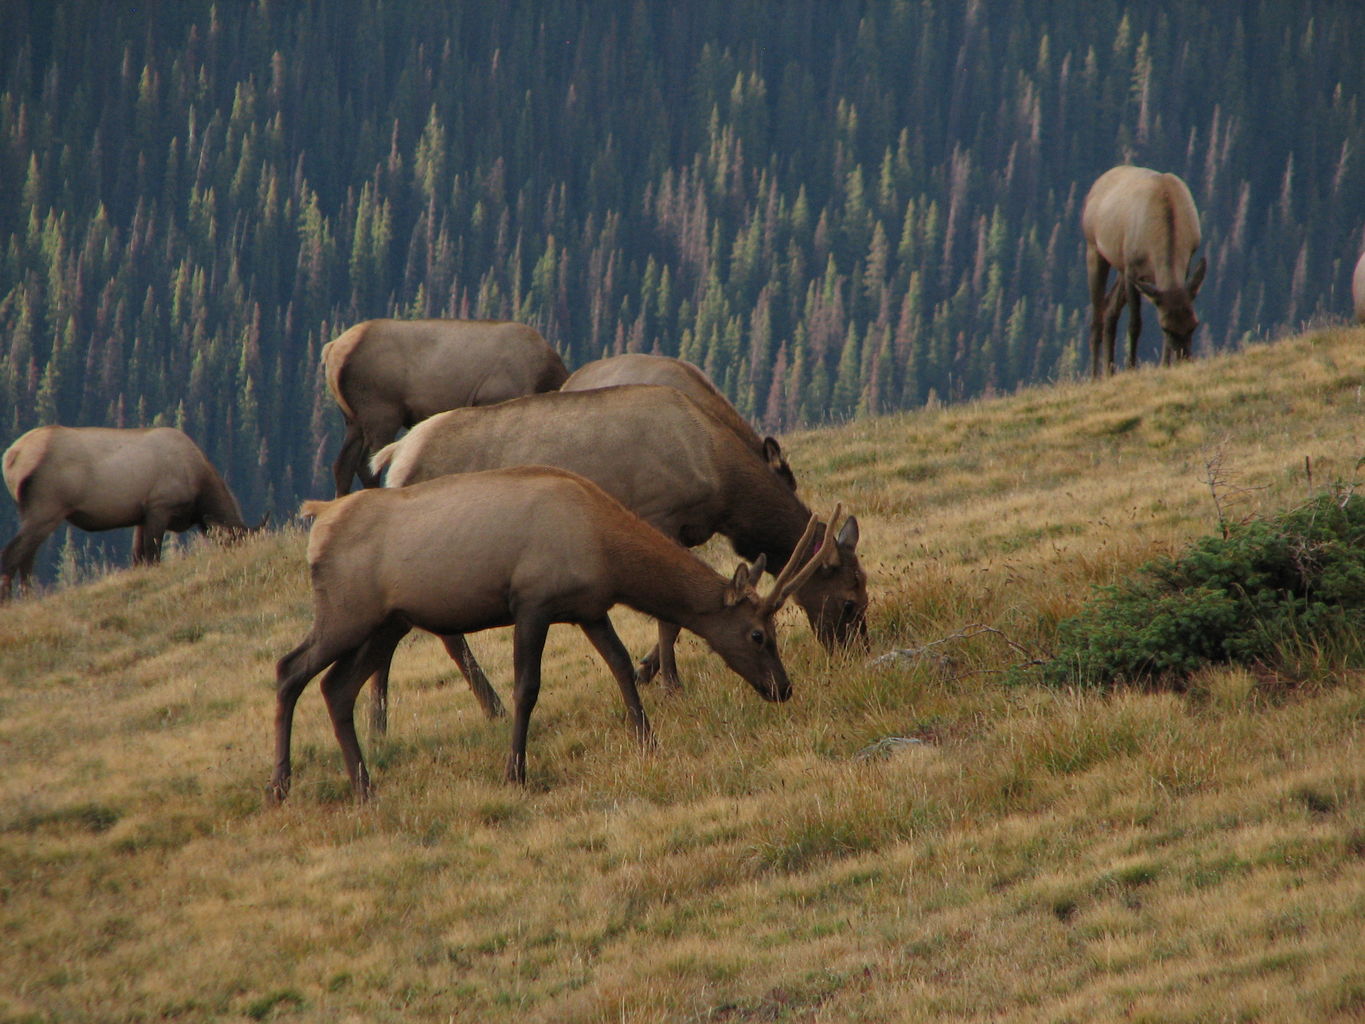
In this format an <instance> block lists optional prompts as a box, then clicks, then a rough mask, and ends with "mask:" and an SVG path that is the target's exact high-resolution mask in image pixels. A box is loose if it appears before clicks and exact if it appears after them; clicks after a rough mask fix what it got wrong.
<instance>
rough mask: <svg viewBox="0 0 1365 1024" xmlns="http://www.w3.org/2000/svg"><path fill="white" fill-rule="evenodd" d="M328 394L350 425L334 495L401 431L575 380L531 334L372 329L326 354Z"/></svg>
mask: <svg viewBox="0 0 1365 1024" xmlns="http://www.w3.org/2000/svg"><path fill="white" fill-rule="evenodd" d="M322 365H323V370H324V373H325V376H326V378H327V387H328V389H329V390H330V391H331V392H332V397H333V398H335V399H336V403H337V405H339V406H340V407H341V414H342V416H343V417H344V418H345V420H346V437H345V440H343V441H342V443H341V451H340V453H339V454H338V455H337V458H336V462H335V463H334V464H333V467H332V475H333V476H334V477H335V478H336V489H337V495H338V496H340V495H343V494H345V493H347V492H348V491H349V490H350V489H351V478H352V477H353V476H359V477H360V482H361V484H362V485H363V486H365V487H373V486H375V485H376V483H377V481H376V480H375V479H374V477H373V476H371V475H370V473H369V470H368V469H367V468H366V466H365V460H366V459H367V458H368V457H369V455H370V453H371V452H374V451H377V450H378V449H380V448H382V447H383V446H384V445H386V444H388V443H389V442H390V441H392V440H393V439H394V438H395V437H397V436H398V431H399V430H401V429H402V428H404V427H410V426H412V425H413V424H414V423H418V422H420V421H421V420H424V419H426V418H427V417H428V416H434V415H435V414H436V413H438V412H445V411H446V410H447V409H458V408H461V407H463V406H467V405H493V404H495V403H497V402H502V401H506V400H507V399H509V398H517V397H519V396H521V395H530V394H534V393H535V392H538V391H554V390H555V389H556V388H558V387H559V385H560V384H562V383H564V379H565V378H566V377H567V376H568V375H569V371H568V370H567V369H565V367H564V362H563V360H561V359H560V358H559V354H558V353H557V352H555V350H554V349H553V348H551V347H550V344H549V342H547V341H546V340H545V339H544V338H542V337H541V336H540V333H539V332H538V331H537V330H536V329H535V328H533V327H527V326H526V325H525V324H518V323H511V322H509V321H500V320H366V321H364V322H363V323H358V324H356V325H355V326H354V327H350V328H348V329H347V330H345V331H343V332H342V333H341V334H340V335H338V336H337V337H336V338H334V339H333V340H332V341H330V342H328V343H327V344H326V345H324V346H323V347H322Z"/></svg>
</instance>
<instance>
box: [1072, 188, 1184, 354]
mask: <svg viewBox="0 0 1365 1024" xmlns="http://www.w3.org/2000/svg"><path fill="white" fill-rule="evenodd" d="M1081 231H1082V233H1083V234H1084V235H1085V265H1086V277H1087V280H1088V282H1089V286H1090V303H1091V308H1092V314H1091V322H1090V372H1091V374H1092V376H1094V377H1101V376H1108V375H1109V374H1111V373H1113V372H1114V346H1115V341H1116V335H1117V333H1118V322H1119V314H1120V313H1122V312H1123V307H1124V306H1125V305H1126V306H1127V307H1128V367H1129V369H1132V368H1133V367H1135V366H1136V365H1137V346H1138V336H1139V335H1140V334H1141V333H1142V307H1141V301H1140V296H1143V295H1145V296H1146V297H1147V298H1148V299H1150V300H1151V301H1152V304H1153V305H1154V306H1156V313H1157V322H1158V323H1159V324H1160V325H1161V332H1162V345H1161V362H1162V365H1169V364H1170V363H1171V362H1172V360H1181V359H1188V358H1189V357H1190V343H1191V340H1192V338H1193V336H1194V331H1195V328H1196V327H1198V326H1199V318H1198V317H1197V316H1195V313H1194V299H1195V296H1196V295H1198V294H1199V286H1200V285H1201V284H1202V283H1203V282H1204V271H1205V270H1206V269H1207V264H1206V263H1205V261H1204V259H1203V258H1201V259H1200V260H1199V263H1198V264H1197V265H1196V266H1194V267H1193V268H1191V267H1190V260H1191V259H1192V258H1193V256H1194V251H1195V249H1197V248H1199V241H1200V235H1199V212H1198V211H1197V210H1196V209H1195V206H1194V199H1193V197H1192V196H1191V195H1190V190H1189V189H1188V188H1187V187H1186V186H1185V183H1184V182H1183V181H1181V180H1180V179H1179V178H1178V177H1176V176H1175V175H1174V174H1161V173H1158V172H1157V171H1152V170H1148V169H1147V168H1145V167H1130V166H1127V165H1124V166H1120V167H1113V168H1110V169H1109V170H1107V171H1105V172H1104V173H1103V174H1101V175H1100V176H1099V178H1098V179H1097V180H1096V181H1095V184H1094V185H1092V186H1091V188H1090V192H1089V194H1088V195H1087V196H1086V197H1085V206H1084V207H1083V208H1082V210H1081ZM1111 267H1112V268H1113V269H1115V270H1117V271H1118V278H1117V279H1116V281H1115V283H1114V287H1113V289H1112V290H1109V291H1108V292H1106V288H1107V286H1108V281H1109V270H1110V268H1111Z"/></svg>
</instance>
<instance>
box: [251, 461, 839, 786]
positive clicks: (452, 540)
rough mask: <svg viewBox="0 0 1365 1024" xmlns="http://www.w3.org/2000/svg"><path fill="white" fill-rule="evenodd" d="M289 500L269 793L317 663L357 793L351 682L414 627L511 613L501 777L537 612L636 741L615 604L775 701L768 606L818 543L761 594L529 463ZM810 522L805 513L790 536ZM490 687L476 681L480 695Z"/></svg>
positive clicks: (515, 742)
mask: <svg viewBox="0 0 1365 1024" xmlns="http://www.w3.org/2000/svg"><path fill="white" fill-rule="evenodd" d="M303 514H304V515H311V516H314V517H316V518H315V521H314V524H313V529H312V533H311V534H310V536H309V539H308V565H309V569H310V570H311V574H312V581H313V601H314V621H313V628H312V630H311V632H309V634H308V636H307V638H306V639H305V640H304V641H303V643H301V644H299V646H298V647H296V648H295V649H294V650H292V651H290V652H289V653H288V654H286V655H285V656H284V657H283V658H281V659H280V661H279V664H278V665H277V667H276V679H277V686H278V691H277V703H276V710H275V773H274V777H273V778H272V780H271V783H270V792H271V795H272V796H273V797H274V799H275V800H277V801H278V800H283V799H284V797H285V795H286V794H287V793H288V791H289V780H290V759H289V745H290V733H291V729H292V723H293V717H294V705H295V704H296V703H297V701H298V698H299V695H300V693H302V692H303V688H304V687H305V686H306V685H307V684H308V681H309V680H310V679H312V678H313V676H315V675H317V673H318V672H320V671H322V669H324V668H327V667H328V666H329V665H330V666H331V669H330V671H329V672H328V673H327V675H326V676H325V677H324V678H323V681H322V693H323V697H324V698H325V699H326V701H327V710H328V713H329V714H330V715H331V719H332V726H333V729H334V730H335V732H336V737H337V742H338V743H339V744H340V745H341V752H342V756H343V758H344V759H345V762H346V770H347V772H348V774H349V775H350V778H351V785H352V787H353V789H354V791H355V793H356V795H357V796H358V797H360V798H362V799H363V798H365V797H366V796H368V794H369V792H370V777H369V773H368V771H367V770H366V768H365V761H364V758H363V756H362V754H361V751H360V743H359V741H358V740H357V738H356V732H355V723H354V717H353V716H354V709H355V700H356V695H357V694H358V693H359V691H360V688H361V686H363V685H364V683H365V680H366V679H367V678H368V677H369V676H370V674H371V673H373V672H375V671H377V670H379V669H384V668H387V666H388V663H389V661H390V659H391V658H392V657H393V652H394V648H395V647H396V646H397V644H398V641H399V640H401V639H402V638H403V637H404V636H405V635H406V634H407V633H408V632H409V631H410V630H411V629H412V628H413V627H417V628H419V629H424V630H426V631H427V632H430V633H434V634H436V635H437V636H439V637H441V638H442V639H443V640H444V641H445V642H446V645H447V647H448V648H449V647H451V646H452V645H453V644H456V643H460V642H462V641H463V635H464V634H465V633H472V632H476V631H478V630H482V629H489V628H492V627H495V626H508V625H510V626H512V627H513V634H512V645H513V672H514V675H515V680H516V682H515V690H514V699H515V705H516V712H515V717H514V720H513V730H512V751H511V754H510V755H509V757H508V759H507V772H506V777H507V780H508V781H509V782H518V783H524V782H525V780H526V735H527V729H528V727H529V725H530V720H531V711H532V709H533V708H534V707H535V704H536V698H537V696H538V694H539V692H540V660H541V653H542V651H543V649H544V645H545V637H546V633H547V631H548V630H549V627H550V625H551V624H552V623H556V622H570V623H574V624H576V625H578V626H579V627H580V628H581V629H582V630H583V632H584V633H585V634H586V635H587V637H588V640H589V641H590V642H591V643H592V645H593V646H594V647H595V648H596V649H597V651H598V653H599V654H601V656H602V658H603V660H604V661H605V662H606V663H607V666H608V668H610V669H611V672H612V675H614V676H615V677H616V682H617V685H619V686H620V688H621V696H622V697H623V698H624V700H625V704H626V712H627V714H628V715H629V717H630V721H631V724H632V726H633V727H634V730H635V733H636V735H637V736H638V737H639V739H640V741H641V742H642V743H648V742H649V741H650V735H651V734H650V727H649V719H648V718H646V716H645V711H644V707H643V706H642V705H641V703H640V697H639V694H638V693H637V692H636V689H635V671H634V669H633V667H632V665H631V659H630V655H629V654H628V653H627V652H626V649H625V647H624V646H623V645H622V644H621V641H620V639H618V637H617V635H616V632H615V630H614V629H613V628H612V625H611V622H610V620H609V619H608V618H607V612H608V610H609V609H610V608H611V607H612V606H613V605H616V604H626V605H629V606H630V607H632V608H635V609H637V610H639V611H642V612H644V613H645V614H647V615H653V616H656V617H658V618H665V619H667V620H669V621H670V622H677V623H680V624H681V625H683V626H684V627H686V628H688V629H690V630H692V631H693V632H695V633H697V634H698V635H699V636H701V637H702V638H703V639H704V640H705V641H706V642H707V643H708V644H709V645H710V646H711V647H712V649H714V650H715V651H716V653H717V654H719V655H720V656H721V657H722V658H723V659H724V660H725V663H726V664H727V665H729V666H730V668H731V669H732V670H734V671H735V672H736V673H737V674H738V675H740V676H741V677H742V678H743V679H744V680H745V681H747V682H748V683H749V684H750V685H751V686H753V688H754V689H755V690H757V691H758V693H759V695H760V696H762V697H763V698H764V699H765V700H770V701H784V700H787V699H788V698H789V697H790V696H791V682H790V681H789V680H788V678H787V672H786V669H785V668H783V666H782V660H781V658H780V657H779V655H778V652H777V640H776V636H775V634H774V627H773V616H774V615H775V614H776V612H777V610H778V609H779V608H780V607H781V606H782V604H783V602H784V601H785V600H786V599H787V597H788V595H789V594H791V593H792V591H794V590H795V589H797V588H798V587H800V586H801V585H802V583H804V582H805V580H806V579H807V578H809V576H810V575H811V574H812V573H814V572H815V571H816V570H817V569H818V568H820V567H821V566H822V565H823V564H824V562H825V558H826V554H825V552H824V551H822V552H820V553H819V554H817V556H816V557H814V558H812V559H810V561H809V562H807V563H806V565H805V566H804V567H803V568H801V569H800V570H799V571H798V570H797V569H796V567H795V564H794V561H793V564H789V565H788V566H787V567H785V568H784V569H783V570H782V572H781V573H780V574H779V575H778V579H777V583H776V584H775V585H774V587H773V589H772V591H770V592H769V593H768V594H767V595H766V596H763V597H760V596H759V594H758V592H757V591H756V590H755V588H754V582H755V581H756V580H758V578H759V576H760V575H761V574H762V572H763V559H762V558H761V557H760V558H759V560H758V561H757V562H756V563H754V564H753V565H750V564H747V563H743V562H742V563H740V565H739V567H738V568H737V569H736V570H735V574H734V577H733V578H732V579H730V580H726V579H725V578H724V577H722V576H720V575H718V574H717V573H716V572H715V571H714V570H712V569H711V568H709V567H708V566H707V565H706V564H705V563H704V562H702V561H701V560H700V559H699V558H697V557H696V556H695V555H692V554H690V553H689V552H688V551H687V550H686V549H684V548H681V547H679V546H678V545H677V544H675V543H674V542H673V541H671V540H669V539H668V538H666V537H664V536H663V535H662V534H661V533H659V532H658V531H657V530H655V529H654V528H653V527H651V526H649V525H648V524H647V523H645V522H644V521H643V520H642V519H640V518H639V517H638V516H636V515H635V514H634V513H632V512H630V511H628V510H627V509H626V508H625V507H624V506H623V505H621V503H620V502H618V501H617V500H616V499H615V498H612V497H611V496H609V495H608V494H607V493H606V492H605V491H603V490H602V489H601V488H599V487H598V486H597V485H596V484H593V483H591V482H590V481H588V480H585V479H584V478H582V477H580V476H577V475H575V474H573V473H569V472H565V471H563V470H558V469H550V468H547V467H544V466H529V467H517V468H513V469H500V470H490V471H486V472H480V473H468V474H460V475H455V476H446V477H440V478H438V479H436V480H432V481H429V482H427V483H423V484H415V485H413V486H411V487H405V488H401V489H386V490H369V491H362V492H360V493H357V494H352V495H349V496H348V497H345V498H339V499H337V500H335V501H309V502H305V503H304V505H303ZM837 515H838V510H837V509H836V510H835V516H836V517H837ZM831 522H832V521H831ZM815 525H816V524H815V519H814V518H813V517H812V519H811V521H810V523H809V525H808V527H807V532H806V536H805V538H804V539H803V542H802V543H801V544H799V545H797V550H798V551H801V550H804V549H805V547H806V545H807V544H808V543H809V542H810V539H811V537H812V536H813V535H814V532H815ZM827 547H828V548H829V549H830V550H832V548H833V546H832V545H827ZM491 697H492V694H491V692H489V693H487V694H480V700H481V701H485V702H486V701H487V700H488V699H489V698H491Z"/></svg>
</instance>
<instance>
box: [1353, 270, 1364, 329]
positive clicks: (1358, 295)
mask: <svg viewBox="0 0 1365 1024" xmlns="http://www.w3.org/2000/svg"><path fill="white" fill-rule="evenodd" d="M1351 297H1352V298H1353V299H1354V300H1355V306H1356V321H1357V322H1358V323H1362V324H1365V253H1361V254H1360V259H1359V260H1358V261H1356V272H1355V276H1354V277H1353V278H1352V279H1351Z"/></svg>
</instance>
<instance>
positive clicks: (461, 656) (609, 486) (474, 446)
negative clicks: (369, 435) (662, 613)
mask: <svg viewBox="0 0 1365 1024" xmlns="http://www.w3.org/2000/svg"><path fill="white" fill-rule="evenodd" d="M534 464H543V465H550V466H557V467H559V468H560V469H567V470H569V471H570V472H574V473H578V474H581V475H582V476H585V477H587V478H588V479H589V480H591V481H593V482H594V483H595V484H597V485H598V486H599V487H601V488H602V489H603V490H604V491H606V492H607V493H608V494H610V495H612V496H613V497H614V498H616V499H617V500H618V501H620V502H621V503H622V504H623V505H625V506H626V507H627V508H628V509H630V510H631V511H633V512H635V513H636V514H637V515H639V516H640V517H641V518H642V519H644V520H645V521H646V522H647V523H649V524H650V525H651V526H654V527H655V528H657V529H658V530H659V531H660V532H662V533H663V534H664V535H665V536H666V537H671V538H673V539H675V540H677V541H679V542H680V543H682V544H683V545H684V546H686V547H695V546H696V545H698V544H702V543H704V542H705V541H706V540H707V539H709V538H710V537H711V536H712V535H713V534H716V533H720V534H723V535H724V536H726V537H728V538H729V539H730V542H731V544H732V546H733V547H734V549H735V551H736V552H737V553H738V554H739V556H740V557H741V558H746V559H750V560H753V559H755V558H757V557H758V556H759V555H765V556H766V557H767V561H768V564H770V565H786V564H787V563H788V562H790V561H792V560H796V561H797V562H798V563H800V562H803V561H804V560H805V558H806V557H807V552H806V549H805V548H803V547H802V546H801V543H802V542H801V540H800V538H801V535H802V531H803V530H804V529H805V526H806V523H807V522H808V521H809V519H810V515H811V513H810V509H808V508H807V507H806V506H805V505H804V504H803V503H802V502H801V500H800V499H799V498H798V497H797V496H796V495H795V494H794V493H793V492H792V490H791V488H790V487H788V486H787V485H786V484H785V483H784V482H782V481H781V480H779V479H778V478H777V477H776V476H775V475H774V474H773V473H772V472H771V470H770V469H769V467H768V464H767V462H765V461H764V460H763V459H762V458H760V457H759V456H757V455H755V454H754V453H753V452H752V451H750V450H749V448H748V447H747V446H746V445H745V444H744V443H743V442H742V441H740V440H739V438H738V437H737V436H736V435H735V433H734V432H733V431H732V430H731V429H730V428H729V427H728V426H727V425H726V424H724V423H722V422H720V421H719V420H717V419H716V418H715V417H714V416H711V415H710V414H709V413H707V412H706V411H705V410H704V409H702V408H701V407H699V406H698V405H697V404H696V403H695V402H693V401H692V400H691V399H690V398H688V397H687V396H686V395H683V394H682V393H680V392H678V391H675V390H674V389H673V388H666V387H657V386H654V385H644V384H631V385H623V386H620V387H612V388H602V389H600V390H594V391H576V392H574V391H558V392H553V393H551V394H546V395H531V396H528V397H526V398H518V399H514V400H512V401H509V402H503V403H502V404H501V405H495V406H489V407H487V408H483V409H455V410H452V411H451V412H445V413H441V414H439V415H437V416H433V417H432V418H430V419H428V420H426V421H424V422H422V423H420V424H418V425H417V426H416V427H414V428H413V430H412V432H411V433H409V434H408V435H407V436H405V437H404V438H403V439H402V440H400V441H398V442H397V443H395V444H392V445H389V446H388V447H386V448H384V449H382V450H381V451H380V452H379V453H378V454H376V455H375V457H374V460H373V462H372V467H373V469H374V470H375V472H376V473H377V472H380V471H382V470H387V473H388V475H387V479H386V482H387V485H388V486H390V487H403V486H406V485H408V484H413V483H417V482H420V481H423V480H430V479H432V478H434V477H438V476H442V475H443V474H446V473H465V472H472V471H476V470H482V469H495V468H499V467H505V466H518V465H534ZM824 529H825V527H824V526H823V525H821V526H819V527H818V528H817V534H816V535H817V539H818V540H819V541H820V542H823V540H824V532H823V531H824ZM857 545H858V521H857V520H856V519H855V518H853V517H852V516H850V517H849V518H848V519H847V521H846V522H845V523H844V525H843V527H842V529H840V530H839V531H838V534H837V536H836V537H835V544H834V546H833V547H832V548H830V549H829V556H828V560H827V561H826V562H825V563H824V564H822V566H821V568H820V569H819V571H817V572H816V573H814V575H812V576H810V577H809V578H808V579H804V580H803V582H802V586H801V587H799V588H798V589H797V590H796V591H795V598H796V601H797V603H798V604H799V605H800V606H801V607H802V609H803V610H804V611H805V613H806V616H807V617H808V618H809V619H810V622H811V625H812V626H813V627H814V629H815V632H816V635H817V636H818V637H819V638H820V640H821V642H822V643H823V644H824V645H825V647H826V648H833V647H835V646H836V645H839V644H848V643H851V642H853V641H854V640H863V641H865V640H866V635H867V627H866V623H865V618H866V612H867V583H866V577H865V576H864V574H863V570H862V566H861V565H860V564H859V562H858V556H857V553H856V550H855V549H856V548H857ZM676 636H677V627H676V625H674V624H671V623H670V622H669V620H667V619H660V625H659V646H658V649H657V652H656V654H655V655H652V656H651V657H650V658H648V659H646V662H645V664H644V666H642V678H643V679H649V678H650V677H652V676H653V675H654V674H655V672H659V673H660V674H661V675H662V677H663V680H664V682H665V684H666V685H668V686H670V687H677V686H678V685H679V682H678V672H677V664H676V662H675V659H674V657H673V640H674V639H675V638H676ZM451 653H452V656H453V657H455V660H456V663H457V665H458V666H459V667H460V669H461V671H463V672H464V674H465V676H466V678H468V679H469V682H470V685H471V686H472V687H474V688H475V689H476V690H477V689H478V688H479V682H478V680H479V679H481V678H482V676H481V674H478V673H475V674H472V675H471V673H470V671H469V670H468V668H467V666H469V665H471V664H473V656H472V655H471V654H470V652H469V651H468V650H459V651H452V652H451ZM386 694H387V689H386V682H385V680H384V678H383V676H382V674H381V676H380V677H378V678H377V679H376V681H375V687H374V695H373V700H374V702H375V716H374V724H375V726H376V728H378V729H381V730H382V729H383V723H384V708H385V701H386V700H387V696H386ZM485 710H488V711H490V713H494V714H496V713H497V711H498V710H499V709H498V707H497V705H496V704H494V705H492V706H491V708H490V705H488V704H485Z"/></svg>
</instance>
